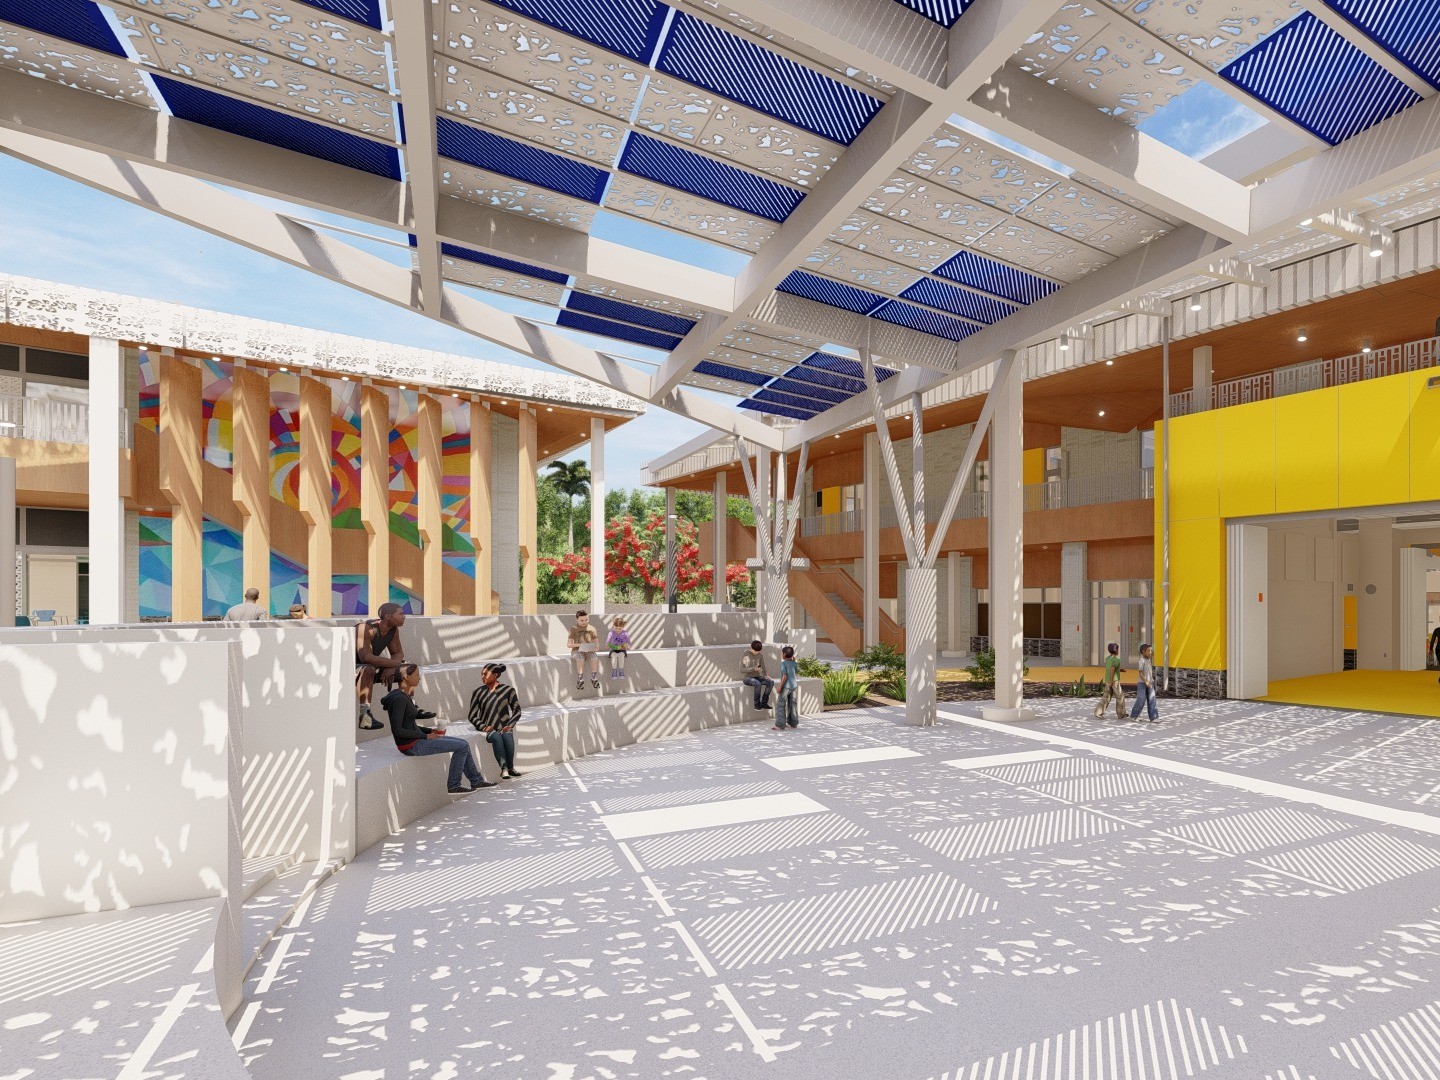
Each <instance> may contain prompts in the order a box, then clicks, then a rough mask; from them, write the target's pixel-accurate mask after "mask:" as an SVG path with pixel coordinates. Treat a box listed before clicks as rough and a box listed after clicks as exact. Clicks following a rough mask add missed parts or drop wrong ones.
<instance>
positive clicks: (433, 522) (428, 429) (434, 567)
mask: <svg viewBox="0 0 1440 1080" xmlns="http://www.w3.org/2000/svg"><path fill="white" fill-rule="evenodd" d="M443 413H444V407H443V406H442V405H441V403H440V399H439V398H437V397H434V396H433V395H431V394H423V393H422V394H421V395H420V403H419V409H418V411H417V413H416V417H415V425H416V436H417V438H416V442H417V450H418V460H417V462H416V470H415V502H416V512H417V515H418V517H419V519H420V520H419V527H420V545H421V548H420V554H421V565H422V567H423V573H422V576H421V586H420V594H421V601H422V604H423V606H424V610H425V614H426V615H443V614H445V536H444V520H445V518H444V515H443V514H442V513H441V481H442V478H443V474H444V461H443V459H442V458H441V448H440V439H441V426H442V425H441V421H442V419H443Z"/></svg>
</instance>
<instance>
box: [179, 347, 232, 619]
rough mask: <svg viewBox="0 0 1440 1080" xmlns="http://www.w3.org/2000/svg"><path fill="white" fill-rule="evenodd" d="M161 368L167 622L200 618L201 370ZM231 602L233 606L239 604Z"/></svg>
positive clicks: (185, 365)
mask: <svg viewBox="0 0 1440 1080" xmlns="http://www.w3.org/2000/svg"><path fill="white" fill-rule="evenodd" d="M159 368H160V494H161V495H163V496H164V498H165V501H166V502H167V503H168V504H169V507H170V619H171V621H172V622H199V621H200V620H201V619H203V618H204V617H205V579H204V536H205V509H204V492H203V488H202V479H201V477H202V473H201V452H202V449H203V446H204V430H205V428H204V421H205V417H204V412H203V408H202V404H201V378H200V369H199V368H198V367H196V366H195V365H194V364H192V363H190V362H189V361H188V360H184V359H181V358H180V357H177V356H173V355H169V354H162V355H161V356H160V357H159ZM240 600H241V597H238V596H237V597H235V598H234V600H233V601H232V602H233V603H237V604H238V603H239V602H240Z"/></svg>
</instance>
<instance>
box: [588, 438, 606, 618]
mask: <svg viewBox="0 0 1440 1080" xmlns="http://www.w3.org/2000/svg"><path fill="white" fill-rule="evenodd" d="M590 611H591V612H592V613H593V614H595V615H597V616H598V615H603V614H604V613H605V419H604V418H603V417H600V416H592V417H591V418H590Z"/></svg>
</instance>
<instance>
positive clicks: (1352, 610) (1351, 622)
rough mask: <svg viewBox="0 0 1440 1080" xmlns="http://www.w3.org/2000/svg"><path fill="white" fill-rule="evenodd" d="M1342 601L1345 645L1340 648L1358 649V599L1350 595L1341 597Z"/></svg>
mask: <svg viewBox="0 0 1440 1080" xmlns="http://www.w3.org/2000/svg"><path fill="white" fill-rule="evenodd" d="M1342 599H1343V600H1344V601H1345V604H1344V609H1345V644H1344V645H1343V646H1341V647H1342V648H1345V649H1358V648H1360V614H1359V611H1360V605H1359V603H1358V600H1359V597H1357V596H1355V594H1353V593H1351V594H1349V595H1347V596H1344V597H1342Z"/></svg>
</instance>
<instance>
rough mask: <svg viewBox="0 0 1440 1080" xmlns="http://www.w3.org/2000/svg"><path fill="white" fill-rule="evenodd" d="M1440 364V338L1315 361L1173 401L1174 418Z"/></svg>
mask: <svg viewBox="0 0 1440 1080" xmlns="http://www.w3.org/2000/svg"><path fill="white" fill-rule="evenodd" d="M1437 364H1440V338H1433V337H1429V338H1421V339H1420V340H1419V341H1407V342H1406V343H1405V344H1403V345H1391V346H1388V347H1387V348H1384V349H1375V350H1373V351H1371V352H1368V353H1365V352H1360V353H1352V354H1351V355H1349V356H1337V357H1335V358H1334V359H1331V360H1309V361H1306V362H1305V363H1302V364H1291V365H1289V366H1287V367H1283V368H1276V369H1275V370H1274V371H1262V372H1260V373H1258V374H1256V375H1246V376H1245V377H1244V378H1242V379H1228V380H1226V381H1225V382H1220V383H1216V384H1215V385H1214V386H1212V387H1211V388H1210V393H1209V396H1208V397H1207V396H1206V394H1205V392H1204V391H1203V390H1201V391H1196V390H1184V391H1182V392H1181V393H1178V394H1171V395H1170V415H1171V416H1189V415H1190V414H1192V413H1197V412H1204V411H1207V410H1209V409H1224V408H1228V407H1229V406H1231V405H1244V404H1247V403H1248V402H1251V401H1267V400H1269V399H1270V398H1277V397H1288V396H1289V395H1290V394H1303V393H1306V392H1307V391H1310V390H1324V389H1326V388H1327V387H1331V386H1344V385H1345V384H1347V383H1356V382H1364V381H1365V380H1367V379H1383V378H1384V377H1385V376H1387V375H1400V374H1403V373H1405V372H1407V371H1421V370H1423V369H1425V368H1431V367H1435V366H1436V365H1437Z"/></svg>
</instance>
